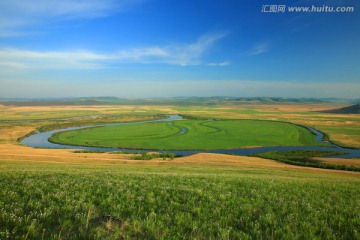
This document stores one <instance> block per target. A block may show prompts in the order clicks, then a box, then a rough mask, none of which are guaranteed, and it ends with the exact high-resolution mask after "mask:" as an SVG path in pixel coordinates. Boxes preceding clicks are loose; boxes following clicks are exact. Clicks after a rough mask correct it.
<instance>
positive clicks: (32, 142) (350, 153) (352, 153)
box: [21, 115, 360, 158]
mask: <svg viewBox="0 0 360 240" xmlns="http://www.w3.org/2000/svg"><path fill="white" fill-rule="evenodd" d="M179 119H182V116H180V115H167V118H164V119H158V120H149V121H142V122H125V123H108V124H100V125H94V126H83V127H71V128H64V129H58V130H53V131H49V132H41V133H36V134H34V135H31V136H29V137H26V138H24V139H23V140H22V141H21V144H23V145H27V146H29V147H35V148H53V149H56V148H66V149H81V150H102V151H106V152H115V151H126V152H134V153H135V152H149V151H151V152H163V151H158V150H134V149H122V148H104V147H85V146H71V145H62V144H55V143H51V142H49V141H48V139H49V138H50V137H51V135H53V134H54V133H58V132H64V131H70V130H78V129H83V128H93V127H102V126H114V125H125V124H139V123H150V122H165V121H167V122H169V124H171V121H175V120H179ZM302 127H305V126H302ZM305 128H307V129H309V130H310V131H311V132H313V133H314V135H315V140H316V141H317V142H319V143H326V144H328V145H329V147H317V146H276V147H256V148H238V149H217V150H189V151H187V150H181V151H171V150H169V151H168V152H172V153H174V154H178V155H182V156H186V155H191V154H195V153H203V152H206V153H225V154H236V155H242V156H246V155H251V154H258V153H263V152H267V151H289V150H324V151H334V152H342V153H344V152H345V153H347V154H346V155H341V157H342V158H355V157H357V158H359V157H360V149H350V148H343V147H340V146H337V145H335V144H332V143H330V142H324V141H323V137H324V134H323V133H321V132H319V131H317V130H315V129H313V128H311V127H305ZM186 132H187V129H186V128H183V129H182V131H181V132H180V133H178V135H181V134H185V133H186ZM339 156H340V155H338V156H334V157H339Z"/></svg>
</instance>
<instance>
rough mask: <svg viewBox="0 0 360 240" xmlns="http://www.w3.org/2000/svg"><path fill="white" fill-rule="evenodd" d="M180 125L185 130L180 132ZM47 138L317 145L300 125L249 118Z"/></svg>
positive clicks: (145, 145) (173, 144) (89, 142)
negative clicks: (185, 130)
mask: <svg viewBox="0 0 360 240" xmlns="http://www.w3.org/2000/svg"><path fill="white" fill-rule="evenodd" d="M184 128H185V129H187V132H186V133H183V134H180V133H181V131H182V129H184ZM179 134H180V135H179ZM51 141H53V142H56V143H63V144H68V145H83V146H100V147H119V148H133V149H171V150H183V149H186V150H193V149H231V148H239V147H245V146H302V145H319V144H318V143H317V142H316V141H315V140H314V135H313V134H311V133H310V132H309V131H308V130H306V129H304V128H302V127H299V126H296V125H293V124H288V123H281V122H272V121H253V120H226V121H203V120H183V121H174V122H171V123H166V122H161V123H144V124H135V125H119V126H106V127H98V128H90V129H81V130H75V131H67V132H62V133H57V134H55V135H54V136H53V137H52V138H51Z"/></svg>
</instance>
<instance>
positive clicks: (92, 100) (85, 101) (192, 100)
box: [0, 97, 327, 106]
mask: <svg viewBox="0 0 360 240" xmlns="http://www.w3.org/2000/svg"><path fill="white" fill-rule="evenodd" d="M326 102H327V101H324V100H321V99H316V98H280V97H248V98H241V97H240V98H236V97H174V98H143V99H141V98H134V99H129V98H117V97H82V98H58V99H52V98H40V99H26V98H19V99H1V98H0V104H3V105H13V106H60V105H70V106H71V105H160V106H163V105H169V104H173V105H184V106H192V105H205V106H208V105H223V104H226V105H242V104H246V105H248V104H321V103H326Z"/></svg>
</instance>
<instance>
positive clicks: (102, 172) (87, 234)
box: [0, 155, 360, 239]
mask: <svg viewBox="0 0 360 240" xmlns="http://www.w3.org/2000/svg"><path fill="white" fill-rule="evenodd" d="M201 157H203V158H204V160H202V159H201ZM24 158H25V157H23V158H21V157H19V160H18V161H17V160H14V159H13V160H12V161H4V160H2V161H1V162H0V168H1V172H0V179H1V181H0V185H1V188H0V199H1V208H0V223H1V224H0V238H1V239H118V238H125V239H134V238H135V239H139V238H141V239H168V238H178V239H189V238H193V239H314V238H321V239H359V238H360V235H359V229H360V221H359V220H360V205H359V201H358V199H359V197H360V189H359V187H358V186H359V182H360V178H359V175H352V174H342V173H339V172H324V171H315V170H309V169H296V168H289V167H285V166H286V165H285V166H283V165H281V164H280V163H279V164H277V163H272V162H267V161H270V160H262V159H253V160H252V159H251V158H244V157H242V158H241V160H239V157H236V156H228V157H227V160H224V159H222V158H219V157H214V156H207V155H200V156H197V157H195V158H194V157H193V158H190V159H187V160H182V159H175V160H172V161H163V160H156V161H153V160H151V161H147V162H143V161H139V160H137V161H134V160H133V161H134V162H135V163H129V162H124V161H120V160H118V161H117V162H116V161H114V162H109V163H107V162H104V161H103V162H102V163H94V164H92V163H91V162H86V161H83V162H82V163H81V164H80V163H77V164H73V163H72V161H70V160H69V161H59V162H58V163H57V164H54V163H51V162H50V163H48V162H46V161H45V162H43V163H39V162H33V161H31V159H34V158H30V159H27V160H25V159H24ZM229 160H231V162H230V161H229ZM92 161H94V160H92ZM98 161H99V160H98ZM246 161H247V162H248V165H246ZM251 161H254V162H255V163H253V164H252V163H251ZM256 164H258V165H256Z"/></svg>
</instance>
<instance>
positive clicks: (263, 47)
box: [250, 43, 269, 55]
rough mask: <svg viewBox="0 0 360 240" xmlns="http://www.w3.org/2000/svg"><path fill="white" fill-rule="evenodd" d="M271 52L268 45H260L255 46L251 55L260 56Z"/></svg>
mask: <svg viewBox="0 0 360 240" xmlns="http://www.w3.org/2000/svg"><path fill="white" fill-rule="evenodd" d="M268 50H269V44H268V43H259V44H257V45H255V46H254V48H253V49H252V50H251V51H250V55H259V54H262V53H265V52H267V51H268Z"/></svg>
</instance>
